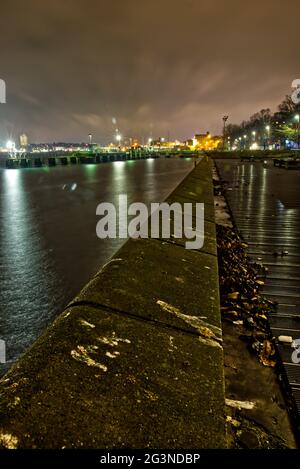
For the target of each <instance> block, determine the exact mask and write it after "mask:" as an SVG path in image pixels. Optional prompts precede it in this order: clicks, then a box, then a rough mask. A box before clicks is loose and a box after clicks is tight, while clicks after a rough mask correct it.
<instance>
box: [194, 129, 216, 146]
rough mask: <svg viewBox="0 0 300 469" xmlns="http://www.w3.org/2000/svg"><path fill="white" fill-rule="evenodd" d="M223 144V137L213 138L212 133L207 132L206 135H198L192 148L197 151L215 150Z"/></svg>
mask: <svg viewBox="0 0 300 469" xmlns="http://www.w3.org/2000/svg"><path fill="white" fill-rule="evenodd" d="M221 142H222V138H221V137H218V136H213V135H211V134H210V132H206V134H196V135H195V137H194V138H193V145H192V146H193V147H194V148H195V149H197V150H215V149H216V148H217V147H218V146H219V145H220V143H221Z"/></svg>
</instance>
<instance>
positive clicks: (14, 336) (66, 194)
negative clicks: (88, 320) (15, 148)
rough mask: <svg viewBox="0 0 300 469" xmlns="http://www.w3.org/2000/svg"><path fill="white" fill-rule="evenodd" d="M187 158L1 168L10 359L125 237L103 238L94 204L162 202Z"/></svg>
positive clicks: (0, 249) (0, 240) (4, 313)
mask: <svg viewBox="0 0 300 469" xmlns="http://www.w3.org/2000/svg"><path fill="white" fill-rule="evenodd" d="M192 165H193V162H192V161H191V159H185V160H183V159H182V160H168V159H159V160H142V161H127V162H114V163H107V164H100V165H87V166H80V165H78V166H69V167H54V168H32V169H21V170H20V169H19V170H12V169H11V170H5V169H3V170H0V217H1V227H0V281H1V290H0V338H1V339H4V340H5V341H6V349H7V364H6V365H5V366H4V365H1V364H0V373H3V372H4V371H5V370H6V369H7V368H8V367H9V366H10V365H11V364H12V363H13V362H14V361H15V360H16V359H17V357H18V356H19V355H20V354H21V353H22V352H23V351H24V350H25V349H26V348H27V347H28V346H29V345H30V344H31V343H32V342H33V341H34V340H35V339H36V338H37V337H38V336H39V335H40V334H41V332H42V331H43V330H44V329H45V328H46V326H47V325H48V324H49V323H50V322H51V321H53V319H54V317H55V316H56V315H57V314H59V313H60V312H61V311H62V309H63V307H64V306H65V305H66V304H67V303H68V301H69V300H71V299H72V298H73V297H74V296H75V294H77V293H78V291H79V290H80V289H81V287H82V286H83V285H84V284H85V283H86V282H87V281H88V280H89V278H90V277H91V276H92V274H94V273H95V272H96V271H97V270H98V269H99V268H100V267H101V266H102V265H103V264H104V263H105V262H107V260H108V259H109V258H110V257H111V256H112V255H113V254H114V253H115V251H116V250H117V249H118V248H119V247H120V246H121V245H122V244H123V242H124V240H99V239H98V238H97V237H96V232H95V227H96V222H97V217H96V214H95V211H96V206H97V205H98V204H99V203H100V202H103V201H106V202H114V201H116V199H117V197H118V195H119V194H127V195H128V202H129V203H130V202H133V201H140V202H145V203H147V204H149V203H151V202H159V201H162V200H163V199H164V198H165V197H166V196H167V194H168V193H169V192H171V190H172V189H173V188H174V187H175V186H176V185H177V184H178V182H179V181H180V180H181V179H182V178H183V177H184V176H185V175H186V174H187V173H188V172H189V171H190V169H191V168H192Z"/></svg>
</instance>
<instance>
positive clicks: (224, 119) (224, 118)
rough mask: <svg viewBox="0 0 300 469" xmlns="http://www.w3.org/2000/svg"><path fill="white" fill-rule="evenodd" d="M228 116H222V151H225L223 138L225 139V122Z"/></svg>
mask: <svg viewBox="0 0 300 469" xmlns="http://www.w3.org/2000/svg"><path fill="white" fill-rule="evenodd" d="M228 117H229V116H223V117H222V120H223V151H224V150H225V138H226V122H227V120H228Z"/></svg>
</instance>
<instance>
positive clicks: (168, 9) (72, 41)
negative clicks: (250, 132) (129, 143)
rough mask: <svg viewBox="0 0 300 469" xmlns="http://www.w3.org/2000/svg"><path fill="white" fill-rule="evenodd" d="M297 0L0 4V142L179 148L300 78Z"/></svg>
mask: <svg viewBox="0 0 300 469" xmlns="http://www.w3.org/2000/svg"><path fill="white" fill-rule="evenodd" d="M299 13H300V2H299V0H285V1H282V0H253V1H252V2H242V1H240V0H226V1H221V0H49V1H46V0H2V1H1V7H0V60H1V62H0V78H2V79H4V80H5V81H6V85H7V103H6V104H0V140H2V139H7V138H8V137H11V136H13V137H14V138H17V137H18V135H19V134H20V133H21V132H25V133H26V134H28V136H29V140H30V141H31V142H34V141H62V140H63V141H85V140H87V134H88V133H89V132H92V133H93V135H94V140H95V141H98V142H102V143H105V142H107V141H111V140H112V135H113V133H114V130H115V128H116V125H115V124H114V123H113V120H114V119H116V120H117V127H118V128H119V129H120V131H121V133H122V134H123V135H124V136H125V135H127V136H133V135H135V136H140V137H141V136H144V137H145V138H148V137H149V136H150V135H152V136H153V137H154V136H158V135H161V136H164V135H165V136H167V135H168V132H169V133H170V136H171V137H173V138H175V137H178V138H186V137H190V136H192V135H193V134H194V133H195V132H202V131H203V132H204V131H206V130H210V131H212V132H215V133H217V132H220V129H221V118H222V116H223V115H224V114H229V116H230V122H239V121H241V120H242V119H243V118H247V117H248V116H249V115H250V114H251V113H254V112H255V111H257V110H260V109H261V108H263V107H271V109H274V108H275V107H276V105H277V104H278V103H279V102H280V101H281V99H282V98H283V97H284V95H285V94H287V93H290V91H291V81H292V80H293V79H295V78H300V60H299V58H300V57H299V56H300V53H299V37H300V36H299Z"/></svg>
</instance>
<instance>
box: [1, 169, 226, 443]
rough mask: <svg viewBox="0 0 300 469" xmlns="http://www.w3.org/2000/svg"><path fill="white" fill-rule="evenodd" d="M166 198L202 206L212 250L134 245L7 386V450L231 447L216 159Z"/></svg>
mask: <svg viewBox="0 0 300 469" xmlns="http://www.w3.org/2000/svg"><path fill="white" fill-rule="evenodd" d="M167 200H168V201H169V202H172V201H178V202H192V203H196V202H204V203H205V243H204V247H203V248H202V249H201V250H199V251H191V250H186V249H185V247H184V242H185V240H184V239H175V238H173V237H172V236H170V239H137V240H133V239H130V240H129V241H127V242H126V243H125V244H124V245H123V247H122V248H121V249H120V250H119V251H118V252H117V253H116V255H115V256H114V257H113V258H112V259H111V260H110V262H108V264H106V265H105V266H104V267H103V268H102V269H101V271H100V272H99V273H98V274H97V275H96V276H95V277H94V278H93V279H92V280H91V281H90V283H89V284H88V285H87V286H86V287H85V288H84V289H83V290H82V291H81V292H80V293H79V295H78V296H77V297H76V298H75V299H74V300H73V301H72V302H71V303H70V304H69V305H68V306H67V307H66V309H65V310H64V311H63V312H62V314H61V315H60V316H59V317H58V318H57V319H56V321H55V322H54V323H53V325H51V327H49V328H48V329H47V330H46V332H45V333H44V334H43V336H42V337H40V338H39V340H38V341H37V342H36V343H35V344H34V345H33V346H32V347H31V348H30V350H28V351H27V352H26V353H25V355H24V356H23V357H22V358H21V359H20V360H19V361H18V363H17V364H16V365H15V366H14V367H13V368H12V369H11V370H10V371H9V373H8V374H6V376H4V377H3V378H2V380H1V381H0V447H1V446H2V447H6V448H7V447H11V448H14V447H15V448H122V447H126V448H220V447H221V448H222V447H225V446H226V443H225V420H224V375H223V349H222V339H221V321H220V308H219V286H218V270H217V256H216V254H217V253H216V236H215V223H214V205H213V188H212V174H211V163H210V162H209V161H204V160H203V161H201V162H200V163H199V164H198V165H197V167H196V168H195V169H194V170H193V171H192V172H191V173H190V174H189V175H188V176H187V177H186V178H185V179H184V180H183V181H182V183H181V184H180V185H179V186H178V187H177V188H176V189H175V191H174V192H173V193H172V194H171V195H170V196H169V197H168V199H167ZM78 255H81V254H80V253H78Z"/></svg>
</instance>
